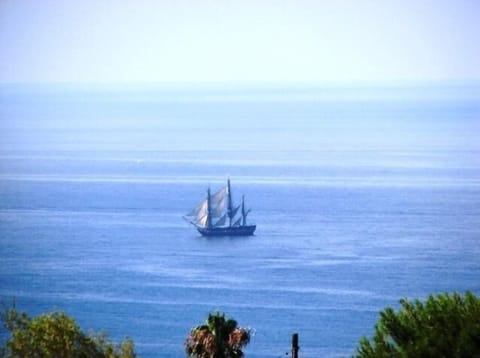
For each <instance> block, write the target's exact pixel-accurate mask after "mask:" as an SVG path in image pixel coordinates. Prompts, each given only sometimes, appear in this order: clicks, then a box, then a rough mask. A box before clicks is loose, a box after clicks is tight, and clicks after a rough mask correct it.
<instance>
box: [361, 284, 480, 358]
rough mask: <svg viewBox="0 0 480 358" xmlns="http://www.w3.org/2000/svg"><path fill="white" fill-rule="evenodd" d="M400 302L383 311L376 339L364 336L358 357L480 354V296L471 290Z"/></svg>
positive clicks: (395, 357)
mask: <svg viewBox="0 0 480 358" xmlns="http://www.w3.org/2000/svg"><path fill="white" fill-rule="evenodd" d="M400 304H401V308H400V310H399V311H398V312H395V311H394V310H393V309H392V308H386V309H385V310H384V311H382V312H381V313H380V320H379V321H378V323H377V324H376V326H375V334H374V336H373V341H369V340H368V339H366V338H362V339H361V340H360V343H359V347H358V348H357V355H356V357H359V358H383V357H389V358H390V357H391V358H397V357H399V358H400V357H402V358H403V357H425V358H429V357H432V358H433V357H435V358H437V357H449V358H450V357H452V358H455V357H458V358H460V357H462V358H463V357H465V358H467V357H469V358H470V357H480V299H479V298H477V297H475V296H474V295H473V294H472V293H471V292H467V293H466V294H465V295H464V296H461V295H459V294H458V293H454V294H452V295H449V294H440V295H437V296H430V297H429V298H428V299H427V300H426V302H421V301H419V300H415V301H413V302H410V301H408V300H406V299H402V300H400Z"/></svg>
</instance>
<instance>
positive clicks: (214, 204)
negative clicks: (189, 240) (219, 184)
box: [185, 179, 257, 236]
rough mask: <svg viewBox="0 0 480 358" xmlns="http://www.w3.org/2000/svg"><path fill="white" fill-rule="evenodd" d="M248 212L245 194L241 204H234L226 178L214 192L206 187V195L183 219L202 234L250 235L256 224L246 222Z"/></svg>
mask: <svg viewBox="0 0 480 358" xmlns="http://www.w3.org/2000/svg"><path fill="white" fill-rule="evenodd" d="M249 213H250V209H246V207H245V196H242V203H241V204H239V205H235V204H234V202H233V198H232V190H231V188H230V179H228V180H227V185H226V186H224V187H223V188H222V189H220V190H219V191H217V192H216V193H214V194H211V193H210V188H208V190H207V197H206V198H205V199H204V200H203V201H202V202H201V203H200V204H199V205H198V206H197V207H196V208H194V209H193V210H192V211H191V212H190V213H188V214H187V215H186V216H185V219H186V220H187V221H188V222H190V223H191V224H192V225H193V226H195V227H196V228H197V230H198V232H199V233H200V234H202V235H203V236H251V235H253V233H254V232H255V229H256V228H257V226H256V225H248V224H247V215H248V214H249Z"/></svg>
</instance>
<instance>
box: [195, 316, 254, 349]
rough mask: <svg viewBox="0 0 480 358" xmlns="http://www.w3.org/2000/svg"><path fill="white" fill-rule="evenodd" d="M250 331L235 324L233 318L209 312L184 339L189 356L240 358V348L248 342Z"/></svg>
mask: <svg viewBox="0 0 480 358" xmlns="http://www.w3.org/2000/svg"><path fill="white" fill-rule="evenodd" d="M250 337H251V331H250V329H248V328H241V327H238V326H237V322H236V321H235V320H233V319H227V318H225V314H223V313H220V312H214V313H210V314H209V315H208V318H207V320H206V321H205V324H203V325H201V326H197V327H195V328H193V329H192V330H191V331H190V334H189V335H188V337H187V340H186V341H185V350H186V352H187V355H188V356H189V357H197V358H240V357H243V356H244V354H243V352H242V348H243V347H245V346H246V345H247V344H248V343H249V342H250Z"/></svg>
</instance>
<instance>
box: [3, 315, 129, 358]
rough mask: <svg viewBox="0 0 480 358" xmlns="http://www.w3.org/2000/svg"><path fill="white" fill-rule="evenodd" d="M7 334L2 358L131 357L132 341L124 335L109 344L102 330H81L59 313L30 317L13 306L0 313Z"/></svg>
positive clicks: (69, 318)
mask: <svg viewBox="0 0 480 358" xmlns="http://www.w3.org/2000/svg"><path fill="white" fill-rule="evenodd" d="M2 320H3V325H4V327H5V328H6V329H7V330H8V331H10V337H9V339H8V340H7V341H6V343H5V346H4V347H2V350H1V352H0V355H1V356H2V357H6V358H17V357H31V358H41V357H51V358H63V357H72V358H84V357H85V358H87V357H88V358H134V357H136V354H135V351H134V344H133V341H132V340H131V339H130V338H126V339H125V340H124V341H123V342H121V343H120V344H118V345H115V344H113V343H112V342H111V341H110V340H109V339H108V336H107V335H106V334H105V333H99V334H95V333H90V334H86V333H84V332H83V331H82V330H81V329H80V328H79V326H78V325H77V323H76V322H75V320H74V319H73V318H71V317H69V316H68V315H67V314H65V313H63V312H52V313H48V314H42V315H39V316H37V317H33V318H30V317H29V316H28V315H27V314H26V313H24V312H18V311H17V310H16V309H15V308H10V309H5V310H4V311H3V312H2Z"/></svg>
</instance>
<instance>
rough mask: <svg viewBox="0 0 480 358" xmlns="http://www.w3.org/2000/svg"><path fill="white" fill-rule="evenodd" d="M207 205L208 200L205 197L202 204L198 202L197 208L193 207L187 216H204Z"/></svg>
mask: <svg viewBox="0 0 480 358" xmlns="http://www.w3.org/2000/svg"><path fill="white" fill-rule="evenodd" d="M207 207H208V200H207V199H205V200H204V201H202V202H201V203H200V204H198V206H197V207H196V208H195V209H193V210H192V211H191V212H189V213H188V214H187V216H197V217H198V215H201V216H203V215H205V214H206V212H207Z"/></svg>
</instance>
